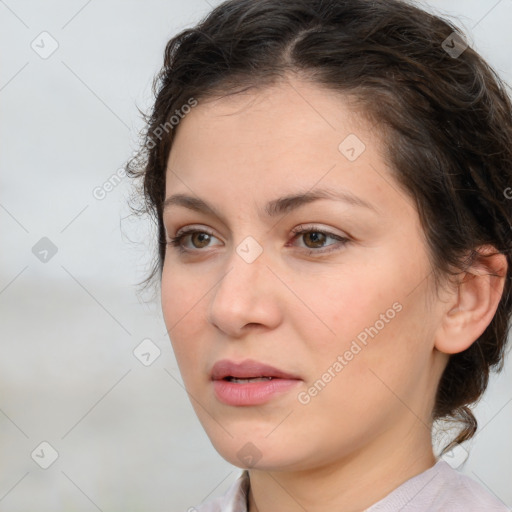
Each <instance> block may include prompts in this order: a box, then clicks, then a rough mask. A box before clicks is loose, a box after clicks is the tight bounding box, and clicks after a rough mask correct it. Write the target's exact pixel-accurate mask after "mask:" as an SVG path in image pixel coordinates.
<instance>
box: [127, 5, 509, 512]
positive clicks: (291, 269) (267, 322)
mask: <svg viewBox="0 0 512 512" xmlns="http://www.w3.org/2000/svg"><path fill="white" fill-rule="evenodd" d="M511 114H512V108H511V103H510V100H509V98H508V96H507V93H506V91H505V86H504V84H503V83H502V82H501V81H500V79H499V78H498V77H497V76H496V75H495V73H494V72H493V71H492V69H491V68H490V67H489V66H488V65H487V64H486V63H485V62H484V61H483V59H482V58H481V57H480V56H479V55H478V54H477V53H476V52H475V51H474V50H473V49H472V48H471V47H469V46H467V44H466V43H465V40H464V38H463V36H462V35H461V34H459V33H458V32H457V30H456V28H455V27H454V26H452V25H451V24H449V23H447V22H446V21H443V20H441V19H440V18H438V17H436V16H433V15H431V14H427V13H426V12H424V11H422V10H420V9H419V8H417V7H414V6H412V5H410V4H408V3H405V2H402V1H399V0H392V1H388V0H387V1H370V0H328V1H325V0H313V1H311V0H307V1H306V0H293V1H283V0H279V1H278V0H259V1H258V2H254V1H251V0H231V1H228V2H225V3H223V4H221V5H220V6H218V7H217V8H215V9H214V10H213V11H212V12H211V13H210V14H209V16H208V17H207V18H206V19H205V20H203V21H202V22H201V23H200V24H199V25H198V26H197V27H195V28H192V29H187V30H184V31H183V32H182V33H180V34H179V35H177V36H176V37H174V38H173V39H171V41H169V43H168V45H167V48H166V52H165V63H164V67H163V69H162V71H161V73H160V75H159V79H158V81H157V83H156V102H155V105H154V109H153V112H152V115H151V117H150V118H149V119H148V126H147V133H146V137H145V143H144V147H143V152H142V156H144V157H145V158H143V159H142V160H141V158H138V159H137V160H135V161H133V162H132V164H131V167H130V170H131V173H132V175H134V176H139V177H142V179H143V186H144V194H145V195H144V197H145V204H146V206H147V209H148V211H149V212H150V213H152V214H153V215H154V216H155V218H156V220H157V223H158V230H159V231H158V237H159V238H158V240H159V255H158V261H157V262H156V265H155V268H154V271H153V275H152V276H151V277H153V278H157V279H159V280H161V287H162V308H163V313H164V318H165V322H166V326H167V329H168V332H169V336H170V340H171V342H172V345H173V349H174V351H175V354H176V358H177V361H178V364H179V367H180V372H181V374H182V377H183V381H184V383H185V386H186V388H187V392H188V393H189V396H190V399H191V403H192V405H193V407H194V409H195V411H196V414H197V416H198V418H199V420H200V422H201V423H202V425H203V427H204V429H205V431H206V433H207V435H208V436H209V438H210V440H211V442H212V443H213V445H214V447H215V448H216V450H217V451H218V452H219V453H220V455H221V456H222V457H224V458H225V459H226V460H227V461H228V462H230V463H231V464H234V465H235V466H238V467H240V468H244V471H243V472H242V473H241V475H240V477H239V479H238V480H237V481H236V482H235V483H234V484H233V485H232V487H231V488H230V489H229V490H228V492H227V493H226V494H225V495H224V496H220V497H217V498H215V499H214V500H211V501H210V502H208V503H205V504H203V505H200V506H197V507H196V508H192V509H190V510H199V511H201V512H206V511H225V512H226V511H230V512H243V511H250V512H256V511H258V512H269V511H277V510H278V511H280V512H284V511H287V512H288V511H289V512H292V511H299V510H301V511H302V510H307V511H308V512H316V511H320V510H322V511H324V510H343V511H351V512H356V511H362V510H368V511H371V512H380V511H391V510H393V511H396V510H404V511H405V510H414V511H427V510H428V511H441V510H443V511H445V510H449V511H464V512H467V511H483V510H485V511H505V510H507V508H506V506H505V504H503V503H502V502H501V501H500V500H499V498H498V497H496V496H494V495H493V494H492V493H491V492H490V491H488V490H486V489H484V487H482V486H481V485H480V484H478V483H477V482H475V481H473V480H471V479H469V478H468V477H465V476H462V475H461V474H459V473H458V472H456V471H455V470H454V469H452V468H451V467H450V466H449V465H448V464H447V463H446V462H445V461H443V460H442V459H439V460H438V459H437V458H436V457H435V455H434V451H433V447H432V431H433V427H434V422H436V424H438V423H439V422H440V421H442V420H444V421H449V422H452V423H453V422H456V425H458V426H459V430H458V432H456V433H455V435H454V436H453V438H452V439H451V442H450V443H448V444H447V445H446V446H445V451H448V450H452V449H454V448H455V447H457V446H458V445H459V443H462V442H464V441H466V440H469V439H470V438H471V437H472V436H473V435H474V433H475V431H476V426H477V425H476V420H475V418H474V416H473V414H472V413H471V410H470V408H469V406H470V405H471V404H473V403H474V402H475V401H476V400H478V398H480V396H481V395H482V393H483V392H484V390H485V388H486V385H487V382H488V378H489V372H490V370H491V369H492V368H498V369H499V368H500V367H501V365H502V362H503V354H504V349H505V345H506V336H507V328H508V322H509V319H510V315H511V309H512V302H511V300H512V299H511V293H510V287H511V280H510V276H511V272H512V271H511V236H510V226H511V224H512V201H510V199H509V198H507V193H506V190H507V187H510V184H511V183H512V121H511V119H512V116H511Z"/></svg>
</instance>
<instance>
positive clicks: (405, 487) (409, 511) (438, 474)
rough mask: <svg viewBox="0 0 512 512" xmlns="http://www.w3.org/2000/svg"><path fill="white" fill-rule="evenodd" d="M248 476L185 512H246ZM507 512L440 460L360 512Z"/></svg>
mask: <svg viewBox="0 0 512 512" xmlns="http://www.w3.org/2000/svg"><path fill="white" fill-rule="evenodd" d="M248 491H249V473H248V471H247V470H244V471H243V472H242V473H241V475H240V476H239V477H238V479H237V480H236V481H235V482H234V483H233V484H232V485H231V487H230V488H229V489H228V490H227V491H226V493H225V494H224V495H223V496H220V497H218V498H215V499H213V500H211V501H208V502H206V503H202V504H201V505H198V506H196V507H193V508H190V509H188V510H189V512H196V511H197V512H247V494H248ZM441 511H442V512H511V510H510V509H509V508H507V507H506V506H505V504H504V503H503V502H502V501H500V500H499V499H498V498H496V497H494V496H493V495H492V494H490V493H489V492H488V491H487V490H486V489H485V488H484V487H483V486H482V485H480V484H479V483H478V482H476V481H475V480H472V479H471V478H469V477H467V476H465V475H463V474H462V473H459V472H458V471H456V470H455V469H453V468H452V467H451V466H450V465H449V464H447V463H446V462H445V461H444V460H439V461H438V462H437V463H436V464H435V465H434V466H432V467H431V468H430V469H427V470H426V471H424V472H423V473H420V474H419V475H416V476H414V477H413V478H410V479H409V480H407V481H406V482H404V483H403V484H402V485H400V486H399V487H397V488H396V489H395V490H394V491H392V492H391V493H390V494H388V495H387V496H386V497H385V498H383V499H382V500H380V501H378V502H377V503H375V504H374V505H372V506H371V507H370V508H367V509H366V510H365V511H364V512H441Z"/></svg>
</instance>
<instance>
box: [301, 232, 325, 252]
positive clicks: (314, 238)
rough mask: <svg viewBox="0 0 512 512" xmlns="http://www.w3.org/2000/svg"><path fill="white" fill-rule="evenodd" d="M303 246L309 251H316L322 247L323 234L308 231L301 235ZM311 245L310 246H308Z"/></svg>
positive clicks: (323, 241)
mask: <svg viewBox="0 0 512 512" xmlns="http://www.w3.org/2000/svg"><path fill="white" fill-rule="evenodd" d="M303 237H304V243H305V245H306V246H307V247H308V248H310V249H317V248H318V247H323V244H324V243H325V241H326V238H327V237H326V236H325V233H322V232H320V231H309V232H307V233H305V234H304V235H303ZM310 244H311V245H310Z"/></svg>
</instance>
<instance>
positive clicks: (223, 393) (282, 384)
mask: <svg viewBox="0 0 512 512" xmlns="http://www.w3.org/2000/svg"><path fill="white" fill-rule="evenodd" d="M300 382H302V381H300V380H297V379H271V380H266V381H263V380H262V381H257V382H248V383H246V384H237V383H236V382H230V381H228V380H214V381H213V389H214V390H215V394H216V395H217V398H218V399H219V400H220V401H221V402H223V403H225V404H228V405H260V404H264V403H265V402H268V401H269V400H270V399H271V398H273V397H274V396H276V395H278V394H280V393H284V392H286V391H289V390H290V389H292V388H294V387H295V386H297V384H298V383H300Z"/></svg>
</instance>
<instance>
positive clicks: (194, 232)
mask: <svg viewBox="0 0 512 512" xmlns="http://www.w3.org/2000/svg"><path fill="white" fill-rule="evenodd" d="M187 237H190V238H189V240H190V242H192V248H190V247H184V243H183V241H184V240H185V239H186V238H187ZM212 238H216V237H215V236H214V235H213V233H210V232H209V231H207V230H205V229H194V228H187V229H183V230H181V231H178V233H177V234H176V236H174V237H171V238H170V239H169V241H168V242H167V244H168V245H171V246H173V247H176V248H177V249H178V250H179V251H181V252H186V251H193V250H194V249H203V248H204V247H208V244H209V242H210V241H211V240H212Z"/></svg>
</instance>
